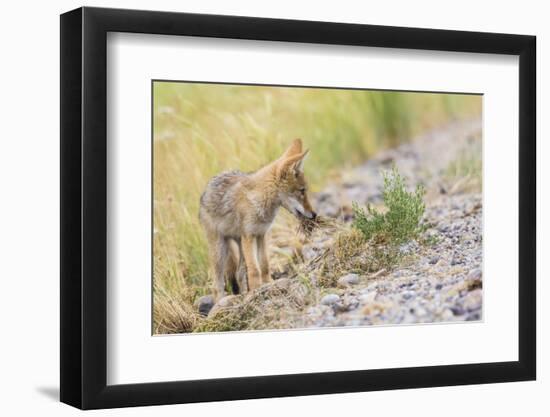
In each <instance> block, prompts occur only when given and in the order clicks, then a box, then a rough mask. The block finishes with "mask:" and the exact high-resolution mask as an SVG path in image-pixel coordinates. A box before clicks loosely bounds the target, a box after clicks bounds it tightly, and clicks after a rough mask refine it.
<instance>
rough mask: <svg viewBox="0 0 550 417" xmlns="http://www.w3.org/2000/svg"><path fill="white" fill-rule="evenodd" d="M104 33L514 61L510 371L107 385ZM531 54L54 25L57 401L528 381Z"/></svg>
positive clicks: (511, 41) (84, 16)
mask: <svg viewBox="0 0 550 417" xmlns="http://www.w3.org/2000/svg"><path fill="white" fill-rule="evenodd" d="M108 32H132V33H146V34H163V35H174V36H178V35H185V36H198V37H215V38H235V39H253V40H265V41H285V42H305V43H317V44H332V45H357V46H371V47H383V48H404V49H421V50H438V51H456V52H475V53H490V54H506V55H516V56H519V103H518V108H519V132H518V139H519V155H518V157H519V271H518V273H519V293H518V297H519V358H518V359H519V360H518V361H513V362H495V363H477V364H467V365H445V366H428V367H412V368H399V369H377V370H357V371H345V372H327V373H309V374H291V375H272V376H256V377H243V378H229V379H209V380H199V381H173V382H162V383H140V384H131V385H112V386H109V385H107V383H106V375H107V339H106V337H107V336H106V333H107V308H106V307H107V304H106V300H107V253H106V244H107V180H108V178H107V134H106V132H107V129H106V128H107V111H106V94H107V87H106V86H107V73H106V59H107V58H106V55H107V54H106V45H107V42H106V39H107V33H108ZM535 51H536V38H535V37H534V36H524V35H510V34H495V33H481V32H462V31H449V30H432V29H416V28H404V27H388V26H372V25H359V24H342V23H325V22H312V21H296V20H280V19H265V18H252V17H236V16H217V15H200V14H186V13H171V12H156V11H137V10H120V9H102V8H88V7H84V8H79V9H77V10H73V11H70V12H67V13H65V14H63V15H61V53H60V57H61V231H60V232H61V309H60V315H61V382H60V383H61V401H62V402H64V403H67V404H70V405H72V406H75V407H78V408H82V409H94V408H111V407H124V406H142V405H156V404H174V403H190V402H201V401H219V400H238V399H251V398H265V397H283V396H298V395H313V394H329V393H344V392H357V391H376V390H388V389H401V388H421V387H434V386H449V385H463V384H482V383H496V382H506V381H525V380H533V379H535V376H536V314H535V311H536V144H535V134H536V132H535V117H536V116H535V108H536V98H535V94H536V92H535V87H536V85H535V83H536V81H535V79H536V77H535V67H536V65H535V62H536V56H535V54H536V52H535ZM503 233H504V232H503ZM502 238H504V239H505V238H506V236H505V235H503V237H502Z"/></svg>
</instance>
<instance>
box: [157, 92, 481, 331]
mask: <svg viewBox="0 0 550 417" xmlns="http://www.w3.org/2000/svg"><path fill="white" fill-rule="evenodd" d="M153 100H154V106H153V113H154V114H153V121H154V126H153V136H154V138H153V139H154V178H153V182H154V184H153V185H154V242H153V245H154V247H153V252H154V291H155V301H154V302H156V301H157V300H159V299H160V298H161V297H162V298H163V299H164V298H170V297H172V298H173V299H178V300H181V299H183V300H185V301H186V302H189V303H191V302H193V300H194V299H195V298H196V297H197V296H198V295H202V294H205V293H208V292H209V291H210V288H209V286H210V283H209V281H208V278H207V247H206V242H205V238H204V236H203V233H202V230H201V228H200V224H199V221H198V207H199V198H200V195H201V193H202V192H203V190H204V187H205V186H206V184H207V182H208V180H209V179H210V178H211V177H212V176H214V175H216V174H217V173H219V172H221V171H224V170H227V169H240V170H243V171H251V170H255V169H257V168H258V167H260V166H262V165H263V164H266V163H267V162H269V161H271V160H273V159H275V158H277V157H278V156H279V155H280V154H281V153H282V151H283V150H284V149H285V147H286V146H288V144H289V143H290V141H291V140H292V139H294V138H298V137H300V138H302V140H303V141H304V143H305V145H306V146H307V147H308V148H310V149H311V152H310V154H309V156H308V160H307V163H306V166H305V170H306V177H307V178H308V180H309V182H310V184H311V188H312V189H313V191H315V190H319V189H320V187H322V186H323V184H325V183H326V182H327V181H330V179H331V178H335V177H337V176H338V173H339V172H340V171H341V170H343V169H345V168H346V167H350V166H353V165H356V164H358V163H360V162H363V161H365V160H366V159H367V158H368V157H369V156H370V155H372V154H374V153H375V152H377V151H378V150H380V149H383V148H386V147H390V146H395V145H397V144H399V143H400V142H402V141H404V140H408V139H409V138H411V137H412V136H414V135H415V134H418V133H420V132H423V131H425V130H426V129H429V128H432V127H435V126H437V125H441V124H444V123H447V122H448V121H450V120H452V119H460V118H469V117H472V116H478V115H479V114H480V112H481V98H480V97H479V96H468V95H447V94H431V93H401V92H383V91H365V90H337V89H316V88H288V87H262V86H237V85H216V84H200V83H174V82H155V83H154V88H153ZM159 302H160V301H159ZM160 319H161V318H159V317H155V322H157V321H158V320H160Z"/></svg>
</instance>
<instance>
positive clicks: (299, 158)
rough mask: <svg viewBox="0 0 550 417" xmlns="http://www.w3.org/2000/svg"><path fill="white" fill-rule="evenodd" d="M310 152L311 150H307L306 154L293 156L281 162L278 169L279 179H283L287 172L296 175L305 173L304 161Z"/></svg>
mask: <svg viewBox="0 0 550 417" xmlns="http://www.w3.org/2000/svg"><path fill="white" fill-rule="evenodd" d="M308 152H309V149H306V150H305V151H304V152H302V153H299V154H297V155H293V156H291V157H290V158H287V159H284V160H283V161H281V163H280V164H279V167H278V170H277V172H278V174H279V177H282V176H283V175H284V174H285V173H287V172H292V173H294V174H295V175H298V174H300V173H303V172H304V160H305V158H306V156H307V154H308Z"/></svg>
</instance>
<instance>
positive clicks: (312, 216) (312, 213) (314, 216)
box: [311, 210, 317, 220]
mask: <svg viewBox="0 0 550 417" xmlns="http://www.w3.org/2000/svg"><path fill="white" fill-rule="evenodd" d="M316 218H317V213H315V212H314V211H313V210H311V220H315V219H316Z"/></svg>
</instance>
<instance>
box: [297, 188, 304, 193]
mask: <svg viewBox="0 0 550 417" xmlns="http://www.w3.org/2000/svg"><path fill="white" fill-rule="evenodd" d="M298 192H299V193H300V194H305V193H306V189H305V188H300V189H299V190H298Z"/></svg>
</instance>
